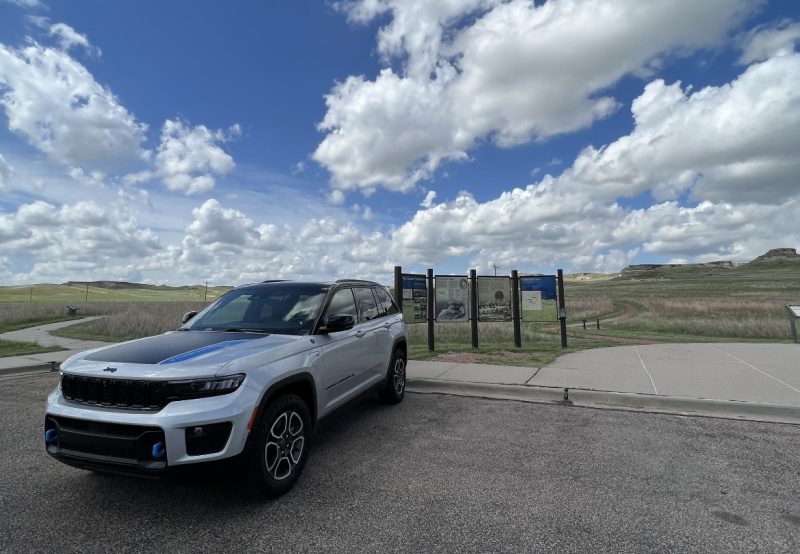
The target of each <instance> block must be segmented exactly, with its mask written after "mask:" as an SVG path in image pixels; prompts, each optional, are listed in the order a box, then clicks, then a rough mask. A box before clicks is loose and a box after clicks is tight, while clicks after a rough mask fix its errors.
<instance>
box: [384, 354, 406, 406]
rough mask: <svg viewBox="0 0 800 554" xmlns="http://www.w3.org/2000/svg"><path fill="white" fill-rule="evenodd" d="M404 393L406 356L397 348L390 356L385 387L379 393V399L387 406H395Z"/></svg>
mask: <svg viewBox="0 0 800 554" xmlns="http://www.w3.org/2000/svg"><path fill="white" fill-rule="evenodd" d="M405 393H406V356H405V354H404V353H403V351H402V350H401V349H400V348H398V349H396V350H395V351H394V354H392V360H391V361H390V362H389V371H388V372H387V375H386V386H385V387H384V389H383V390H381V392H380V398H381V400H382V401H383V402H385V403H387V404H397V403H399V402H400V401H402V400H403V397H404V396H405Z"/></svg>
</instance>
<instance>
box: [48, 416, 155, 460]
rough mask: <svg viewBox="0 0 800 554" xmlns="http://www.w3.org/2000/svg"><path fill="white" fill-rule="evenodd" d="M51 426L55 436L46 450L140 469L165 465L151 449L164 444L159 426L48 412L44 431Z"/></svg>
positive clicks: (59, 454) (56, 454)
mask: <svg viewBox="0 0 800 554" xmlns="http://www.w3.org/2000/svg"><path fill="white" fill-rule="evenodd" d="M50 429H53V430H55V431H56V436H57V439H56V440H54V441H52V442H50V443H48V444H47V451H48V452H49V453H50V454H53V455H55V456H67V457H72V458H80V459H84V460H90V461H93V462H96V463H111V464H123V465H135V466H138V467H141V468H143V469H162V468H164V467H165V466H166V460H165V458H163V457H161V458H157V457H156V456H155V455H154V453H153V446H154V445H155V444H157V443H161V444H162V445H163V444H164V431H163V430H161V429H160V428H159V427H150V426H145V425H127V424H121V423H106V422H103V421H89V420H82V419H73V418H68V417H61V416H51V415H49V416H47V417H46V418H45V431H48V430H50Z"/></svg>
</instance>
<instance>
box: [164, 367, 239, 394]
mask: <svg viewBox="0 0 800 554" xmlns="http://www.w3.org/2000/svg"><path fill="white" fill-rule="evenodd" d="M244 377H245V374H244V373H236V374H234V375H226V376H224V377H212V378H211V379H191V380H188V381H168V382H167V390H168V391H169V392H168V396H169V398H170V399H171V400H185V399H187V398H202V397H204V396H217V395H220V394H228V393H229V392H233V391H235V390H236V389H238V388H239V385H241V384H242V382H243V381H244Z"/></svg>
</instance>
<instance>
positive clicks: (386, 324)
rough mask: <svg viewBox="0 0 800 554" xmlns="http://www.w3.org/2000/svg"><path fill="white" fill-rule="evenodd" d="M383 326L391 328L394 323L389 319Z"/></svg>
mask: <svg viewBox="0 0 800 554" xmlns="http://www.w3.org/2000/svg"><path fill="white" fill-rule="evenodd" d="M383 326H384V328H386V329H389V328H391V326H392V324H391V323H390V322H388V321H387V322H386V323H384V324H383Z"/></svg>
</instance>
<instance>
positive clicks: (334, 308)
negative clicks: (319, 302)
mask: <svg viewBox="0 0 800 554" xmlns="http://www.w3.org/2000/svg"><path fill="white" fill-rule="evenodd" d="M332 315H351V316H353V321H358V311H357V310H356V301H355V300H354V299H353V291H352V290H351V289H342V290H340V291H339V292H337V293H336V294H334V295H333V298H331V303H330V304H328V311H327V312H325V317H330V316H332Z"/></svg>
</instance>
